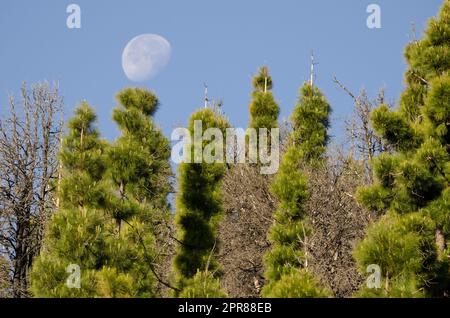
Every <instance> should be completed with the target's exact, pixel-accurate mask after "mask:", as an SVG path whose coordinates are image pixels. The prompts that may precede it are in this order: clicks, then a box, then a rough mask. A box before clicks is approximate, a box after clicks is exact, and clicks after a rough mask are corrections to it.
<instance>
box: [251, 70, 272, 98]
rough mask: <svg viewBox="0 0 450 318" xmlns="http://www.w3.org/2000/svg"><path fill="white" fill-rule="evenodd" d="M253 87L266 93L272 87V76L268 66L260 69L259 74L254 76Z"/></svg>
mask: <svg viewBox="0 0 450 318" xmlns="http://www.w3.org/2000/svg"><path fill="white" fill-rule="evenodd" d="M253 87H254V88H255V90H256V91H259V92H264V93H265V92H267V91H270V90H271V89H272V77H271V76H270V74H269V68H268V67H267V66H263V67H261V68H260V69H259V73H258V75H256V76H255V77H254V78H253Z"/></svg>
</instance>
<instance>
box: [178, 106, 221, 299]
mask: <svg viewBox="0 0 450 318" xmlns="http://www.w3.org/2000/svg"><path fill="white" fill-rule="evenodd" d="M196 121H201V127H202V131H203V132H205V131H206V130H207V129H208V128H218V129H220V131H221V132H222V134H223V135H225V130H226V128H228V127H229V124H228V121H227V120H226V119H225V118H224V117H223V116H221V115H220V114H217V113H215V112H214V111H212V110H211V109H210V108H205V109H202V110H199V111H197V112H195V113H194V114H193V115H192V116H191V118H190V120H189V125H188V130H189V132H190V134H191V136H194V127H195V122H196ZM215 141H217V142H218V145H219V147H220V148H219V149H220V150H219V151H223V152H224V146H223V143H222V144H221V143H220V142H221V141H220V140H218V139H217V140H216V139H214V141H213V142H207V141H203V142H202V145H201V150H202V152H203V151H204V150H205V147H206V145H207V144H209V143H212V144H214V142H215ZM194 143H195V142H194ZM194 148H195V145H194V144H192V145H191V158H192V159H195V157H196V155H195V151H194ZM216 149H217V148H216ZM216 151H217V150H216ZM216 151H215V152H216ZM215 155H217V153H215ZM223 155H225V153H223ZM196 161H197V160H196ZM225 171H226V165H225V164H224V163H220V162H214V163H206V162H205V161H204V158H203V160H202V161H201V163H200V162H198V161H197V163H196V162H194V163H188V162H186V163H182V164H180V166H179V169H178V172H179V176H178V182H179V184H178V187H179V190H178V194H177V198H176V210H177V212H176V216H175V222H176V225H177V230H178V241H179V242H180V245H179V247H178V250H177V255H176V257H175V260H174V267H175V271H176V274H177V277H176V280H177V283H178V287H179V289H180V290H181V292H180V293H179V294H178V296H186V297H187V296H189V297H223V296H224V293H223V292H222V291H220V290H219V289H218V287H219V283H218V282H217V280H216V277H217V276H218V274H219V266H218V264H217V261H216V260H215V258H214V255H215V253H216V252H217V248H218V243H217V240H216V237H217V233H216V232H217V226H218V223H219V221H220V219H221V216H222V202H221V197H222V196H221V186H220V185H221V181H222V179H223V177H224V174H225Z"/></svg>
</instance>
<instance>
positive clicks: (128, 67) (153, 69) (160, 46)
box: [122, 34, 171, 82]
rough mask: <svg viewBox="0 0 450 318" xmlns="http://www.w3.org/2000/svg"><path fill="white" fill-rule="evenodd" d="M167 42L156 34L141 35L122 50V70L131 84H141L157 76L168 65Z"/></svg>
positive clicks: (168, 50) (168, 52)
mask: <svg viewBox="0 0 450 318" xmlns="http://www.w3.org/2000/svg"><path fill="white" fill-rule="evenodd" d="M170 55H171V46H170V43H169V41H167V40H166V39H165V38H163V37H162V36H160V35H157V34H141V35H138V36H136V37H134V38H133V39H131V40H130V41H129V42H128V44H127V45H126V46H125V48H124V49H123V53H122V68H123V71H124V72H125V75H126V76H127V77H128V79H129V80H131V81H133V82H143V81H146V80H149V79H151V78H153V77H155V76H156V75H158V74H159V73H160V72H161V71H162V70H163V69H164V68H165V67H166V66H167V64H168V63H169V60H170Z"/></svg>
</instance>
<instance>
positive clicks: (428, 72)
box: [355, 0, 450, 297]
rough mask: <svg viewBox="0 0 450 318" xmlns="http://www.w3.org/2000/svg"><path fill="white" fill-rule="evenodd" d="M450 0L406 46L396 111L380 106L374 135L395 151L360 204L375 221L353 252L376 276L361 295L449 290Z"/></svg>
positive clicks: (379, 162)
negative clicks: (378, 272) (402, 88)
mask: <svg viewBox="0 0 450 318" xmlns="http://www.w3.org/2000/svg"><path fill="white" fill-rule="evenodd" d="M449 52H450V1H448V0H446V1H444V4H443V6H442V9H441V11H440V14H439V17H437V18H433V19H431V20H430V22H429V24H428V28H427V29H426V31H425V37H424V38H423V39H422V40H420V41H415V42H413V43H411V44H409V45H408V46H407V48H406V51H405V57H406V60H407V62H408V65H409V69H408V70H407V72H406V76H405V80H406V83H407V88H406V90H405V91H404V92H403V94H402V97H401V101H400V107H399V108H398V109H397V110H394V111H390V110H389V109H388V107H387V106H383V105H382V106H380V107H379V108H378V109H376V110H374V111H373V113H372V116H371V119H372V123H373V126H374V128H375V130H376V131H377V132H378V133H379V134H380V136H382V137H383V138H384V139H385V140H386V141H388V142H389V143H390V144H391V145H392V147H393V148H394V149H395V150H396V151H395V153H394V154H382V155H381V156H379V157H378V158H377V159H376V160H375V161H374V170H375V174H376V177H377V182H376V183H375V184H374V185H372V186H369V187H364V188H362V189H360V190H359V192H358V198H359V200H360V202H361V203H363V204H364V205H365V206H366V207H367V208H369V209H371V210H374V211H377V212H378V213H379V214H380V215H381V219H380V220H379V221H378V222H376V223H375V224H373V225H372V226H371V227H370V228H369V229H368V232H367V237H366V238H365V239H364V240H363V241H362V242H361V243H360V244H359V245H358V246H357V248H356V250H355V257H356V260H357V262H358V264H359V267H360V269H361V271H362V272H363V273H365V269H366V267H367V266H368V265H370V264H377V265H379V266H380V268H381V271H382V273H381V274H382V278H383V284H382V286H380V288H377V289H369V288H366V287H363V288H362V290H361V291H360V293H359V294H358V295H359V296H371V297H372V296H379V297H380V296H381V297H398V296H405V297H409V296H412V295H414V296H442V295H444V293H446V292H448V288H449V286H448V283H449V272H448V255H449V250H448V248H447V242H448V238H449V235H450V232H449V224H450V222H449V220H450V217H449V216H450V209H449V203H448V202H450V201H449V200H450V196H449V194H450V188H449V184H450V154H449V153H450V124H449V123H450V76H449V69H450V53H449Z"/></svg>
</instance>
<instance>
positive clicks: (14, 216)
mask: <svg viewBox="0 0 450 318" xmlns="http://www.w3.org/2000/svg"><path fill="white" fill-rule="evenodd" d="M20 95H21V98H20V100H19V101H16V100H15V99H14V97H13V96H10V98H9V114H7V115H5V116H4V118H1V119H0V162H1V165H0V258H3V259H4V260H6V261H7V266H6V267H7V270H8V273H7V277H8V278H9V279H10V286H11V290H10V291H9V292H8V293H7V294H9V296H12V297H27V295H28V291H27V289H28V282H27V276H28V271H29V269H30V267H31V265H32V261H33V257H34V256H35V255H37V254H38V253H39V250H40V247H41V243H42V238H43V235H44V230H45V222H46V220H47V218H48V216H49V214H50V213H51V211H52V210H53V205H54V202H53V201H52V193H53V191H54V189H55V187H56V186H57V182H56V179H57V173H58V160H57V153H58V151H59V144H60V139H61V133H62V118H63V116H62V107H63V103H62V99H61V97H60V96H59V92H58V87H57V85H53V87H50V86H49V85H48V84H47V83H41V84H36V85H33V86H32V88H31V89H27V87H26V85H25V84H23V85H22V87H21V93H20ZM4 267H5V266H4ZM4 293H5V291H4Z"/></svg>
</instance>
